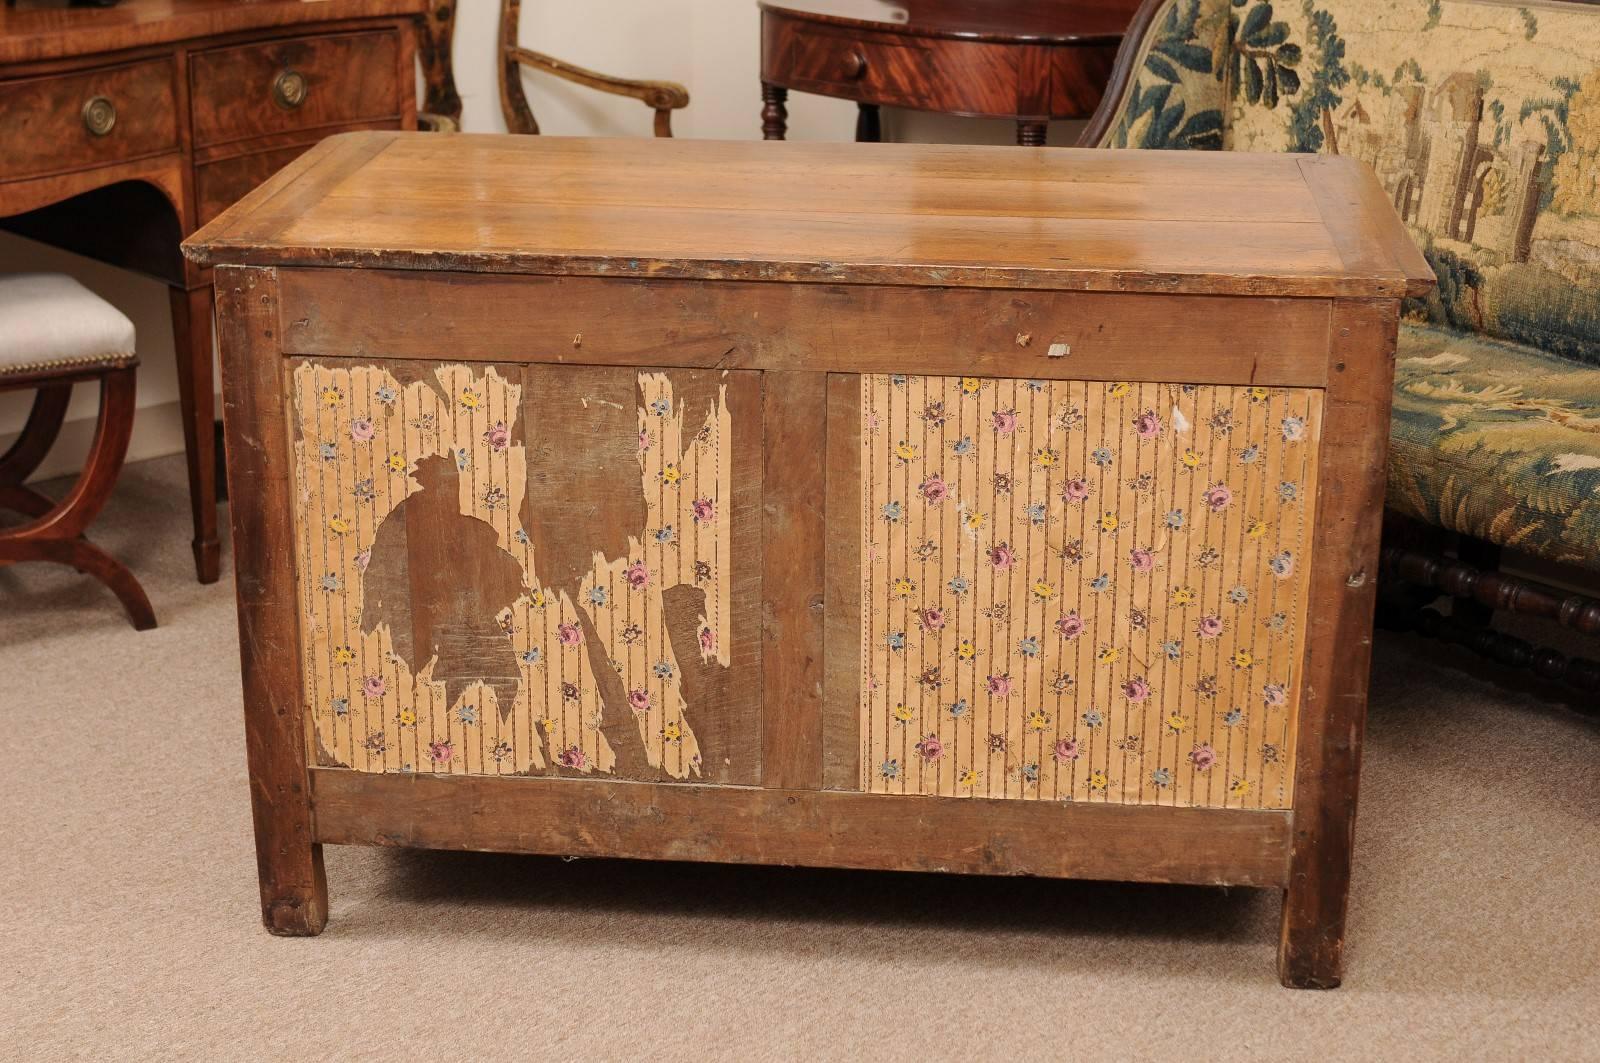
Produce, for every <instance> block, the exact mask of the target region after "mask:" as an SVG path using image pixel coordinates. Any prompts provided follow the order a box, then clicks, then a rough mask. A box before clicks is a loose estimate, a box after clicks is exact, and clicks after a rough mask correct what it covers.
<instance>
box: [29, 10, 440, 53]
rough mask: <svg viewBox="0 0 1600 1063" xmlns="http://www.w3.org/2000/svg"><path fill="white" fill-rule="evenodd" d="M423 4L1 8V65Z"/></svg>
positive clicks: (367, 14)
mask: <svg viewBox="0 0 1600 1063" xmlns="http://www.w3.org/2000/svg"><path fill="white" fill-rule="evenodd" d="M426 6H427V5H426V3H425V0H249V2H248V3H240V2H239V0H122V2H121V3H119V4H118V5H117V6H116V7H109V8H85V7H72V8H69V7H67V6H65V4H64V3H63V2H62V0H51V2H49V3H44V2H40V0H18V4H17V6H16V7H9V6H0V64H9V63H27V62H33V61H35V60H41V59H64V58H70V57H72V56H79V55H92V54H94V53H97V52H106V51H113V50H118V49H123V48H145V47H149V46H151V45H158V44H171V43H173V42H174V41H186V40H193V39H195V38H198V37H215V36H220V35H222V34H225V33H238V32H242V31H245V30H259V29H271V28H274V27H277V26H300V25H304V24H305V23H307V22H336V21H338V20H340V19H351V18H377V17H382V16H388V15H414V14H420V13H421V12H422V11H423V10H424V9H425V8H426Z"/></svg>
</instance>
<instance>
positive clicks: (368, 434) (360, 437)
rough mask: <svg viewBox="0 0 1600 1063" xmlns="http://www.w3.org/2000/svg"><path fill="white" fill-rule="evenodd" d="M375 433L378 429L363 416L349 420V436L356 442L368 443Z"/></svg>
mask: <svg viewBox="0 0 1600 1063" xmlns="http://www.w3.org/2000/svg"><path fill="white" fill-rule="evenodd" d="M377 434H378V430H377V429H376V428H374V427H373V424H372V422H371V421H369V420H367V419H366V418H365V417H357V418H356V419H355V420H353V421H351V422H350V438H351V439H353V440H355V441H356V442H357V443H370V442H372V437H373V436H375V435H377Z"/></svg>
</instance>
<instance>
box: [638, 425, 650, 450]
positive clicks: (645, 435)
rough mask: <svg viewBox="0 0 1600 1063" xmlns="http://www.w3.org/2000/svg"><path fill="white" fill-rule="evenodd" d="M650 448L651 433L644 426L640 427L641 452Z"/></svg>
mask: <svg viewBox="0 0 1600 1063" xmlns="http://www.w3.org/2000/svg"><path fill="white" fill-rule="evenodd" d="M649 449H650V433H649V432H647V431H645V430H644V429H643V428H641V429H639V452H640V453H641V454H642V453H644V452H645V451H647V450H649Z"/></svg>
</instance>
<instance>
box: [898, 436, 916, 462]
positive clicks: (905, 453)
mask: <svg viewBox="0 0 1600 1063" xmlns="http://www.w3.org/2000/svg"><path fill="white" fill-rule="evenodd" d="M894 456H895V457H897V458H899V459H900V460H901V461H916V460H917V447H916V444H914V443H911V442H908V441H906V440H904V439H902V440H901V441H900V442H898V443H896V444H895V447H894Z"/></svg>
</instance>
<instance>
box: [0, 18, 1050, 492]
mask: <svg viewBox="0 0 1600 1063" xmlns="http://www.w3.org/2000/svg"><path fill="white" fill-rule="evenodd" d="M499 7H500V5H499V2H498V0H460V3H459V7H458V11H459V14H458V17H457V22H456V42H455V69H456V83H457V86H458V87H459V89H460V91H461V97H462V100H463V101H464V105H465V114H464V116H463V125H464V128H465V129H466V130H467V131H468V132H495V133H498V132H504V130H505V123H504V121H503V120H502V119H501V117H500V95H499V88H498V86H497V83H496V80H495V70H496V63H495V60H494V44H495V34H496V29H497V23H498V19H499ZM521 42H522V43H523V44H524V45H525V46H527V47H529V48H534V49H537V50H539V51H543V52H548V53H550V54H553V55H558V56H560V57H561V58H563V59H566V60H567V61H569V62H572V63H577V64H579V65H581V66H588V67H592V68H594V69H597V70H603V71H606V72H608V73H614V74H618V75H622V76H627V77H641V78H657V79H667V80H672V81H679V82H682V83H683V84H684V85H686V86H688V89H689V94H690V104H689V107H688V109H687V110H684V111H679V112H677V114H676V115H675V116H674V119H673V130H674V132H675V133H676V134H677V135H678V136H679V137H704V138H712V139H722V140H744V139H756V138H759V137H760V136H761V91H760V83H759V70H760V18H759V13H758V11H757V8H756V3H755V0H585V2H584V3H581V4H575V3H566V2H562V0H525V2H524V4H523V14H522V34H521ZM524 84H525V85H526V86H527V92H528V99H529V102H530V103H531V104H532V106H533V111H534V114H535V115H537V116H538V119H539V123H540V126H541V128H542V129H543V130H544V132H545V133H547V134H552V135H561V136H648V135H649V133H650V122H651V112H650V111H649V109H648V108H646V107H645V106H644V105H642V104H640V103H638V102H637V101H635V100H629V99H622V98H618V97H612V96H605V95H603V94H600V93H596V92H592V91H590V90H587V89H582V88H579V87H578V86H576V85H572V84H569V83H567V82H564V81H561V80H559V79H557V78H552V77H548V76H546V75H542V74H538V73H531V74H527V75H526V76H525V78H524ZM855 115H856V108H855V105H854V104H852V103H849V102H847V101H844V100H831V99H826V98H823V97H819V96H809V95H805V94H803V93H798V92H796V93H790V95H789V137H790V139H792V140H849V139H850V138H851V137H852V136H853V135H854V132H855ZM883 133H884V138H885V139H887V140H903V141H937V142H948V143H979V144H1009V143H1013V142H1014V140H1015V136H1016V132H1015V128H1014V127H1013V126H1012V124H1011V123H1009V122H989V121H978V120H974V119H958V118H951V117H948V116H945V115H932V114H922V113H917V112H911V111H891V110H886V111H885V112H884V114H883ZM1076 134H1077V124H1076V123H1060V124H1059V125H1058V126H1057V127H1055V128H1052V129H1051V131H1050V142H1051V143H1052V144H1070V143H1071V142H1072V140H1073V139H1074V138H1075V137H1076ZM19 270H59V271H61V272H65V273H71V274H73V275H74V276H76V277H78V278H79V279H80V280H82V281H83V282H84V283H85V284H86V285H88V286H89V287H90V288H91V289H93V290H94V291H96V292H99V293H100V294H101V295H102V296H104V297H105V298H107V299H109V300H110V301H111V302H113V303H115V304H116V305H117V306H119V307H121V308H122V310H123V311H124V312H125V313H126V314H128V316H129V317H131V318H132V319H133V322H134V325H135V326H136V327H137V329H138V331H139V353H140V356H141V359H142V362H143V364H142V365H141V367H140V370H139V407H140V412H139V416H138V418H136V420H135V427H134V440H133V444H132V446H131V448H130V453H129V457H130V460H137V459H139V458H145V457H154V456H157V455H160V454H170V453H176V452H178V451H181V450H182V449H183V433H182V429H181V426H180V422H179V420H178V409H177V397H178V390H177V377H176V374H175V371H174V369H173V354H172V327H171V324H170V320H169V318H168V306H167V295H166V292H165V290H164V288H163V286H162V285H160V284H158V283H156V282H154V281H150V280H146V279H144V278H141V277H137V276H134V275H132V274H128V273H124V272H122V271H119V270H115V269H111V268H109V267H106V266H101V265H99V264H97V263H93V262H89V261H86V260H84V259H80V258H76V257H74V256H71V255H67V254H65V253H62V252H57V251H55V250H53V249H50V248H44V247H41V246H39V245H37V244H34V243H31V242H29V241H26V240H22V239H20V238H17V237H13V236H10V235H7V234H4V233H0V272H14V271H19ZM92 390H93V389H92V388H88V387H84V388H80V389H79V391H80V392H82V394H80V395H78V396H76V403H75V405H74V407H73V410H72V412H71V414H70V416H71V417H72V418H73V419H74V420H73V421H72V422H70V423H69V424H68V426H67V430H66V431H65V432H64V433H63V439H62V442H61V443H60V444H58V445H57V447H56V450H55V453H53V454H52V455H51V456H50V459H49V460H48V461H47V463H46V465H45V467H44V468H43V469H41V470H40V474H41V475H49V474H55V473H62V472H70V471H74V470H76V469H78V468H80V467H81V465H82V461H83V455H84V453H85V452H86V450H87V448H88V442H89V437H90V429H91V427H92V425H91V421H90V418H92V417H93V414H94V399H93V396H92V394H91V392H92ZM29 401H30V399H29V396H27V395H21V394H0V449H3V448H4V447H5V446H6V445H7V444H9V442H10V441H11V439H12V438H13V437H14V435H15V433H16V431H17V430H18V429H20V428H21V426H22V422H23V419H24V418H25V417H26V415H27V408H28V402H29Z"/></svg>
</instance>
